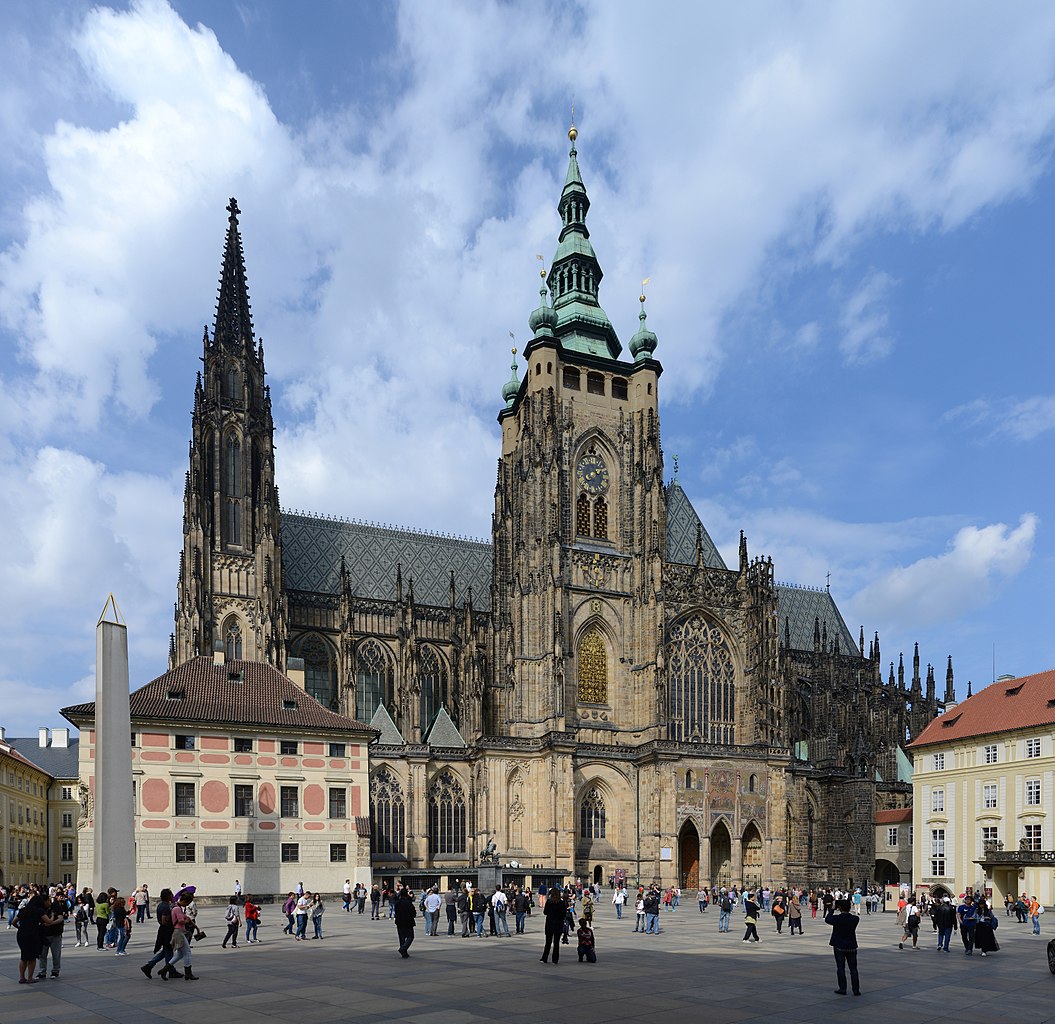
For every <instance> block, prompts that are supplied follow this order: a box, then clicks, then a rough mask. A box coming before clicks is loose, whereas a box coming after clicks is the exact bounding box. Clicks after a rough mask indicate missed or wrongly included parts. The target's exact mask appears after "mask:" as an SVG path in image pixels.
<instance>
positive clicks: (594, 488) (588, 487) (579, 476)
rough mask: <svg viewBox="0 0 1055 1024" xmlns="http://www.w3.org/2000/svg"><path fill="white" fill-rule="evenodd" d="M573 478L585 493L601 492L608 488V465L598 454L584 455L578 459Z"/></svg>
mask: <svg viewBox="0 0 1055 1024" xmlns="http://www.w3.org/2000/svg"><path fill="white" fill-rule="evenodd" d="M575 478H576V480H577V481H578V483H579V486H580V487H581V488H582V489H583V490H584V491H586V493H587V494H601V493H603V492H604V491H606V490H608V467H607V466H606V465H605V464H604V459H602V458H601V456H600V455H584V456H583V457H582V459H580V460H579V468H578V469H577V470H576V472H575Z"/></svg>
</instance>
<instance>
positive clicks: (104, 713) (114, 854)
mask: <svg viewBox="0 0 1055 1024" xmlns="http://www.w3.org/2000/svg"><path fill="white" fill-rule="evenodd" d="M108 613H109V614H108ZM131 733H132V726H131V721H130V716H129V710H128V629H127V627H126V626H125V624H124V622H123V621H122V620H121V613H120V612H119V611H118V609H117V602H116V601H115V600H114V596H113V594H111V595H110V596H109V597H108V598H107V599H106V604H105V605H104V606H103V613H102V615H100V616H99V623H98V625H97V626H96V627H95V813H94V819H95V822H94V836H93V839H94V844H93V847H94V855H95V856H94V864H93V868H94V870H93V872H92V880H93V882H94V884H95V886H96V889H95V891H96V892H102V891H104V890H105V889H107V888H108V887H109V886H111V885H113V886H116V887H117V888H118V889H120V890H121V895H123V896H124V897H125V899H126V900H127V899H128V898H129V897H130V896H131V894H132V892H133V891H134V890H135V887H136V846H135V834H134V819H133V814H134V808H133V803H132V754H131V741H130V736H131Z"/></svg>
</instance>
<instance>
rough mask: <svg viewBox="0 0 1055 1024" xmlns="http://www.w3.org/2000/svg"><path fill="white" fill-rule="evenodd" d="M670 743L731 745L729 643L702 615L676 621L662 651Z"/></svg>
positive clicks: (733, 686)
mask: <svg viewBox="0 0 1055 1024" xmlns="http://www.w3.org/2000/svg"><path fill="white" fill-rule="evenodd" d="M667 669H668V673H669V683H670V726H669V738H670V739H672V740H698V741H701V742H704V743H732V742H733V725H734V719H735V698H736V671H735V669H734V667H733V657H732V654H731V653H730V650H729V642H728V641H727V640H726V638H725V635H724V634H723V633H722V631H721V630H720V629H718V628H717V627H716V626H712V625H710V624H709V623H708V622H707V621H706V620H705V619H704V618H703V616H702V615H692V616H690V617H689V618H687V619H683V620H682V621H681V622H678V623H675V625H674V626H673V627H672V628H671V631H670V640H669V644H668V648H667Z"/></svg>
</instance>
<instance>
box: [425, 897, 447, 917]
mask: <svg viewBox="0 0 1055 1024" xmlns="http://www.w3.org/2000/svg"><path fill="white" fill-rule="evenodd" d="M442 905H443V897H442V896H440V894H439V893H438V892H430V893H429V894H428V896H426V897H425V909H426V910H427V911H428V912H429V913H430V914H435V913H436V911H437V910H439V909H440V907H441V906H442Z"/></svg>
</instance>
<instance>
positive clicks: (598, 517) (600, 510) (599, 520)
mask: <svg viewBox="0 0 1055 1024" xmlns="http://www.w3.org/2000/svg"><path fill="white" fill-rule="evenodd" d="M593 535H594V536H595V537H599V538H601V539H602V540H607V539H608V502H606V501H605V500H604V498H598V499H597V500H596V501H595V502H594V503H593Z"/></svg>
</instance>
